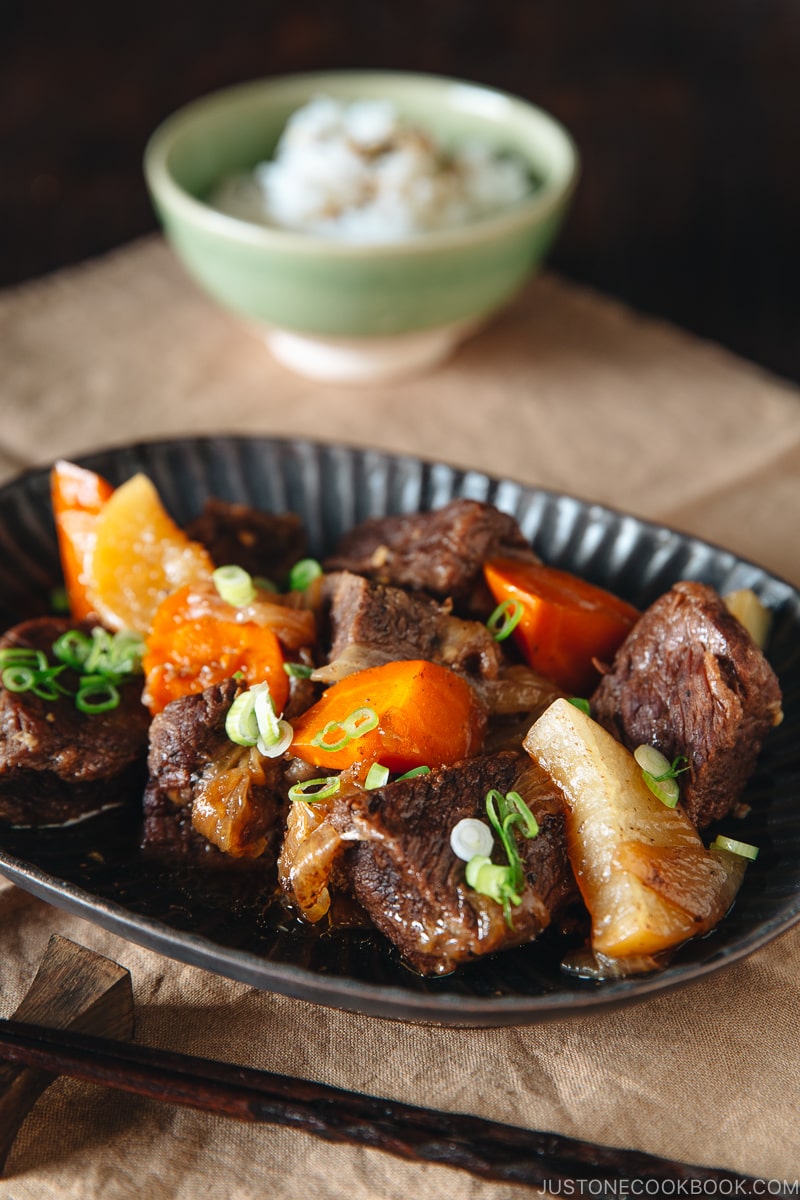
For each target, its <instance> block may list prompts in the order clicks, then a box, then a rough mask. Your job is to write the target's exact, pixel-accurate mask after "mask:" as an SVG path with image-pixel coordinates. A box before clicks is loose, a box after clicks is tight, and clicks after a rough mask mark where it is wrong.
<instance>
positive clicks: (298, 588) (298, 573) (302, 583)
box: [289, 558, 322, 592]
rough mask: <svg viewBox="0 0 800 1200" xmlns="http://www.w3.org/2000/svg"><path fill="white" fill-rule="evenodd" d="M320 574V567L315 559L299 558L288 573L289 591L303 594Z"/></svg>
mask: <svg viewBox="0 0 800 1200" xmlns="http://www.w3.org/2000/svg"><path fill="white" fill-rule="evenodd" d="M321 574H322V567H321V566H320V564H319V563H318V562H317V560H316V559H315V558H301V559H300V561H299V562H296V563H295V564H294V566H293V567H292V569H291V571H290V572H289V590H290V591H292V592H304V591H305V590H306V588H307V587H308V585H309V584H310V583H313V582H314V580H315V579H318V578H319V576H320V575H321Z"/></svg>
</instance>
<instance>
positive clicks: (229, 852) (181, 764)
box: [143, 679, 284, 866]
mask: <svg viewBox="0 0 800 1200" xmlns="http://www.w3.org/2000/svg"><path fill="white" fill-rule="evenodd" d="M240 686H241V685H240V684H239V683H237V681H236V680H234V679H228V680H226V681H225V682H224V683H222V684H216V685H214V686H212V687H208V688H206V689H205V691H203V692H199V693H197V694H195V695H191V696H184V697H182V698H181V699H179V700H173V701H172V702H171V703H170V704H168V705H167V706H166V708H165V709H164V710H163V711H162V712H160V713H159V714H158V715H157V716H155V717H154V718H153V723H152V726H151V730H150V751H149V754H148V768H149V771H150V778H149V781H148V784H147V788H146V790H145V797H144V815H145V821H144V841H143V846H144V849H145V850H146V851H148V852H150V853H154V854H158V855H159V856H163V857H167V858H170V857H171V858H173V859H182V860H183V861H189V862H202V863H204V864H207V865H213V866H222V865H225V864H226V863H230V862H232V861H233V860H234V859H245V860H249V859H253V858H259V859H260V860H261V861H262V862H264V864H265V865H269V864H270V863H272V862H273V861H274V858H275V849H276V846H275V843H276V840H277V837H278V834H279V830H280V828H281V827H282V816H283V809H284V788H283V775H282V767H281V763H280V762H279V761H277V760H273V759H264V758H262V757H261V755H260V754H258V752H257V751H256V750H255V749H251V748H249V747H244V746H238V745H236V744H235V743H234V742H232V741H231V740H230V739H229V738H228V735H227V734H226V732H225V717H226V716H227V713H228V709H229V708H230V706H231V704H232V703H233V701H234V699H235V698H236V696H237V694H238V693H239V690H240ZM223 852H224V853H223Z"/></svg>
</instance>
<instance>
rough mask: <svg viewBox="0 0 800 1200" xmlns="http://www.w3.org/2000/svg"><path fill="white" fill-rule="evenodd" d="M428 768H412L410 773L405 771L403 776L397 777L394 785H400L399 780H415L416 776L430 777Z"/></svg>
mask: <svg viewBox="0 0 800 1200" xmlns="http://www.w3.org/2000/svg"><path fill="white" fill-rule="evenodd" d="M430 773H431V769H430V767H412V768H411V770H410V771H406V773H405V775H398V776H397V779H395V783H400V781H401V779H416V778H417V776H418V775H430Z"/></svg>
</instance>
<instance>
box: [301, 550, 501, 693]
mask: <svg viewBox="0 0 800 1200" xmlns="http://www.w3.org/2000/svg"><path fill="white" fill-rule="evenodd" d="M323 594H324V597H325V598H326V599H329V601H330V610H329V622H330V638H331V643H332V644H331V649H330V653H329V655H328V659H329V661H331V662H334V663H335V662H336V661H337V660H340V659H341V658H342V657H343V656H344V655H345V654H351V655H352V654H353V653H354V652H358V651H363V652H364V653H365V654H368V655H369V662H368V663H367V664H362V665H369V666H375V665H378V664H379V663H384V662H397V661H398V660H399V659H417V658H424V659H428V660H429V661H430V662H437V663H440V664H442V665H443V666H446V667H450V668H451V670H454V671H459V672H461V673H462V674H464V675H467V676H472V677H481V678H484V679H496V678H497V675H498V673H499V671H500V666H501V663H502V654H501V651H500V648H499V646H498V644H497V642H496V641H495V640H494V638H493V637H492V635H491V633H490V632H489V630H488V629H487V628H486V626H485V625H484V624H483V623H482V622H480V621H464V620H461V619H460V618H459V617H454V616H452V615H451V613H450V610H449V608H447V607H444V606H442V605H440V604H438V603H437V602H436V601H435V600H433V599H432V598H431V597H430V596H426V595H424V594H422V593H420V592H416V593H411V592H406V591H404V590H403V589H402V588H396V587H390V586H388V585H386V584H382V583H373V582H371V581H370V580H368V579H365V578H364V577H363V576H361V575H354V574H352V573H351V572H349V571H340V572H336V573H334V574H331V575H328V576H326V579H325V585H324V593H323Z"/></svg>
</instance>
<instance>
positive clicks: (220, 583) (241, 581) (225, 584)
mask: <svg viewBox="0 0 800 1200" xmlns="http://www.w3.org/2000/svg"><path fill="white" fill-rule="evenodd" d="M211 581H212V583H213V584H214V587H215V588H216V589H217V591H218V592H219V594H220V596H221V597H222V599H223V600H224V601H225V603H226V604H230V605H232V606H233V607H234V608H244V606H245V605H246V604H252V603H253V601H254V600H255V598H256V589H255V587H254V586H253V579H252V576H251V575H250V573H249V571H245V569H244V567H237V566H236V565H235V563H231V564H230V565H229V566H225V567H217V569H216V571H212V573H211Z"/></svg>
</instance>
